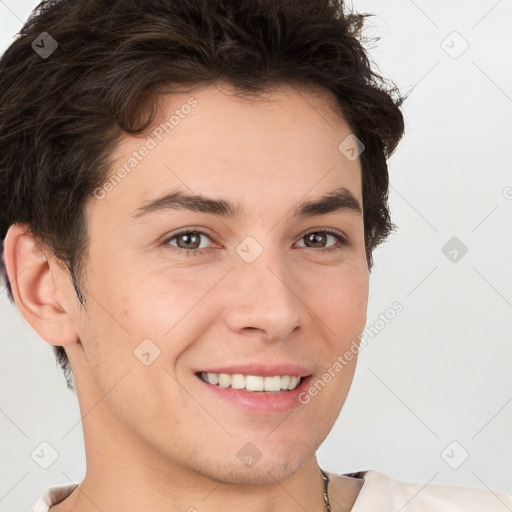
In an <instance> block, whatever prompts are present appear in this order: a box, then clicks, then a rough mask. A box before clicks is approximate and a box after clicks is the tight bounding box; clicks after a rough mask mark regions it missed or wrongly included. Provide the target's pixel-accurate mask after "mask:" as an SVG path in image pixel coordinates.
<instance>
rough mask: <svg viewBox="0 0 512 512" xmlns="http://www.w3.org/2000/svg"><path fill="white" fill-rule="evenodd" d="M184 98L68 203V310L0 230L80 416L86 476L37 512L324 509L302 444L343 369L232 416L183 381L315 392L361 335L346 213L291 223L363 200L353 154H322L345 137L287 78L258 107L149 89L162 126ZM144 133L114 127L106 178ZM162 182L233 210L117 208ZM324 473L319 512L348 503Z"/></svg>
mask: <svg viewBox="0 0 512 512" xmlns="http://www.w3.org/2000/svg"><path fill="white" fill-rule="evenodd" d="M191 96H193V97H194V98H195V99H196V100H197V106H195V107H194V108H193V109H192V110H191V112H190V113H189V114H188V115H187V116H185V117H184V119H181V120H180V123H179V125H178V126H176V127H175V128H174V129H173V131H172V132H171V133H170V134H164V137H163V138H162V140H161V141H158V140H157V139H155V140H156V141H157V142H158V144H157V146H156V147H155V148H154V149H152V150H151V151H150V152H149V154H147V156H145V157H144V158H143V159H142V160H141V161H140V163H138V165H137V167H136V168H134V169H133V170H132V171H131V172H130V173H129V174H128V175H127V176H126V177H124V179H123V180H122V181H121V182H120V183H118V184H117V185H116V186H115V187H114V188H113V189H112V190H111V191H109V192H108V193H107V194H106V195H105V197H104V198H102V199H97V198H94V197H93V198H91V199H90V200H89V202H88V203H87V208H86V215H87V225H88V232H89V235H90V236H89V241H88V244H89V245H88V247H89V252H88V256H87V259H86V263H85V267H84V276H85V277H84V280H83V282H82V283H81V284H82V288H81V290H82V293H83V295H84V297H85V300H86V309H84V308H82V307H81V306H80V304H79V303H78V301H77V298H76V294H75V291H74V289H73V286H72V282H71V280H70V277H69V274H68V272H67V271H66V269H65V268H64V266H63V265H60V264H59V263H58V262H57V261H56V260H55V259H54V258H52V257H51V255H50V254H49V253H48V251H45V254H46V256H47V258H48V259H47V260H45V259H44V258H41V257H40V255H39V257H38V254H37V253H38V251H40V250H42V249H41V248H40V247H39V245H38V244H37V242H36V241H35V240H34V238H33V237H32V236H31V235H30V233H27V231H26V229H24V227H23V226H17V225H15V226H12V227H11V228H10V230H9V233H8V235H7V238H6V242H5V251H6V263H7V269H8V273H9V276H11V281H12V287H13V293H14V296H15V300H16V304H17V306H18V307H19V309H20V311H21V312H22V314H23V315H24V317H25V318H26V319H27V321H28V322H29V323H30V324H31V325H32V327H33V328H34V329H35V330H36V331H37V332H38V333H39V334H40V336H41V337H42V338H43V339H44V340H45V341H46V342H47V343H49V344H51V345H59V346H64V347H65V349H66V352H67V354H68V357H69V359H70V361H71V366H72V370H73V375H74V379H75V383H76V387H77V394H78V399H79V404H80V411H81V415H82V428H83V432H84V439H85V448H86V456H87V470H86V475H85V477H84V479H83V481H82V483H81V484H80V485H79V486H78V488H77V489H76V490H75V491H74V492H73V493H72V494H71V496H70V497H69V498H67V499H66V500H64V501H63V502H61V503H60V504H58V505H56V506H54V507H52V509H51V510H52V512H68V511H75V512H92V511H94V512H97V511H98V510H101V511H102V512H115V511H118V510H123V511H124V512H135V511H137V512H138V511H140V510H151V511H152V512H164V511H165V512H169V511H171V510H185V511H191V512H192V511H193V510H198V511H200V512H220V511H225V510H239V509H243V510H244V511H246V512H252V511H259V512H277V511H280V512H292V511H297V510H299V509H301V510H302V509H304V510H308V511H314V512H321V511H323V510H324V503H323V498H322V494H321V488H322V483H321V482H322V481H321V477H320V470H319V465H318V462H317V460H316V456H315V453H316V451H317V449H318V447H319V446H320V444H321V443H322V442H323V440H324V439H325V437H326V436H327V435H328V433H329V431H330V430H331V428H332V427H333V425H334V423H335V421H336V419H337V417H338V415H339V413H340V411H341V408H342V406H343V404H344V402H345V399H346V396H347V394H348V391H349V389H350V385H351V383H352V379H353V375H354V371H355V366H356V358H354V359H353V360H352V361H351V362H350V364H348V365H347V366H345V367H344V368H343V370H342V371H340V372H339V373H337V374H336V376H335V377H334V378H333V379H332V380H331V381H330V382H329V383H328V384H327V385H326V386H325V388H324V389H322V390H321V391H320V392H319V393H318V394H317V395H316V396H315V397H314V398H311V400H310V401H309V402H308V403H307V404H305V405H303V404H301V403H297V404H295V405H292V406H291V407H290V409H289V410H286V411H284V412H282V411H281V412H280V411H272V410H267V409H265V410H249V409H248V408H245V407H243V406H242V405H241V404H239V403H235V402H233V401H231V400H228V399H226V398H225V396H224V395H223V394H222V393H224V391H219V390H220V388H218V387H216V390H215V391H212V390H211V389H210V388H211V387H212V386H213V385H212V384H207V383H205V382H204V381H202V380H201V379H199V378H198V377H197V376H196V372H198V371H201V370H203V369H212V368H215V367H221V366H229V365H238V364H246V363H258V364H260V365H263V366H265V365H270V364H281V363H283V364H285V363H287V364H292V365H300V366H301V367H303V368H304V369H305V370H307V372H306V373H307V375H312V377H311V379H312V381H315V380H316V379H319V378H321V376H322V374H323V373H324V372H325V371H327V369H328V368H329V367H330V366H332V365H333V363H334V362H335V361H336V358H337V357H338V356H339V355H341V354H343V353H344V352H345V351H346V350H347V349H348V348H349V347H350V345H351V343H352V341H353V340H354V339H357V337H358V335H359V334H360V333H361V332H362V331H363V329H364V326H365V323H366V308H367V302H368V267H367V260H366V254H365V247H364V225H363V217H362V215H361V213H358V212H357V211H355V210H354V209H350V208H342V209H339V210H337V211H334V212H331V213H323V214H317V215H314V216H303V217H299V216H295V215H294V210H295V208H297V207H298V206H299V205H300V204H301V203H303V202H305V201H312V200H318V199H319V198H320V197H323V196H325V195H326V194H328V193H331V192H333V191H334V190H337V189H339V188H340V187H344V188H345V189H346V190H347V191H348V192H349V193H350V194H352V195H353V197H354V198H355V199H356V200H357V201H358V202H359V204H360V205H361V207H362V206H363V204H362V192H361V164H360V160H359V158H357V159H356V160H353V161H351V160H349V159H347V158H345V156H344V155H343V154H342V153H341V152H340V150H339V149H338V146H339V144H340V143H341V142H342V141H343V140H344V139H345V138H346V137H347V136H348V135H350V134H351V132H352V130H351V129H350V127H349V126H348V124H347V123H346V122H345V121H344V120H343V119H341V118H340V117H339V115H338V114H336V113H335V112H333V111H332V110H331V109H330V108H329V105H328V102H327V101H326V99H325V98H324V97H322V96H321V95H318V94H317V95H315V94H313V93H312V92H311V91H306V90H300V92H299V91H298V90H297V89H296V88H292V87H288V86H287V87H283V88H282V89H281V90H279V91H274V92H272V93H269V94H268V95H267V96H268V97H269V98H271V99H272V101H271V102H262V101H255V100H247V99H244V98H237V97H235V96H233V94H232V91H231V90H230V88H229V87H228V86H224V85H222V86H220V85H217V86H213V85H211V86H208V87H204V88H201V89H200V90H194V91H193V92H188V93H180V94H176V95H169V96H166V97H165V99H164V102H163V103H162V108H163V113H164V114H165V119H169V117H170V115H171V114H172V112H173V111H174V110H175V109H176V108H179V107H180V106H181V105H184V104H186V102H187V100H188V99H189V98H190V97H191ZM145 141H146V139H145V137H133V136H128V135H124V136H123V139H122V143H121V144H120V145H119V147H118V148H117V149H116V152H115V154H114V157H115V165H114V166H113V169H114V170H115V169H118V168H119V167H121V166H122V165H123V163H124V162H126V161H127V160H128V159H129V158H130V156H131V155H132V153H133V151H136V150H137V149H138V148H140V147H141V145H142V144H143V143H144V142H145ZM177 189H179V190H181V191H183V192H185V193H194V194H201V195H204V196H207V197H209V198H214V199H224V200H226V201H230V202H233V203H238V204H239V205H240V207H242V208H243V209H244V212H245V214H244V215H242V216H241V217H240V218H229V217H222V216H220V215H214V214H211V213H204V212H194V211H190V210H186V209H170V208H167V209H161V210H156V211H153V212H150V213H146V214H145V215H141V216H139V217H134V214H135V213H136V212H137V211H139V210H138V209H139V208H140V207H141V206H142V205H144V204H147V203H148V202H149V201H152V200H154V199H155V198H157V197H160V196H162V195H163V194H164V193H167V192H170V191H175V190H177ZM183 228H190V229H189V233H190V232H197V231H200V232H201V233H204V234H201V235H199V236H200V239H199V241H198V242H197V243H196V244H195V245H194V243H192V244H191V243H190V241H189V243H188V244H187V243H186V242H187V239H186V237H185V236H183V235H182V236H180V237H176V238H173V239H171V240H169V239H170V238H171V236H172V235H173V234H175V233H177V232H178V231H181V230H183ZM191 228H193V229H191ZM325 229H331V230H334V231H335V232H338V233H340V234H343V235H345V236H346V238H347V240H348V244H347V245H342V244H341V243H340V241H339V240H338V239H337V238H336V237H334V236H333V235H331V234H330V233H325V231H324V230H325ZM309 233H317V241H316V242H315V239H314V238H313V239H312V240H311V238H309V237H306V235H307V234H309ZM190 236H192V235H190ZM196 236H197V235H196ZM249 236H250V237H252V238H253V239H254V240H256V242H257V244H258V247H260V248H262V250H263V252H262V253H261V254H260V255H259V256H258V257H257V258H256V259H255V260H254V261H252V262H251V263H248V262H247V261H246V260H245V259H244V258H243V257H241V256H240V254H242V253H238V252H237V250H236V249H237V246H239V244H240V243H241V242H243V241H244V240H245V239H246V238H247V237H249ZM167 240H169V241H167ZM188 240H190V238H189V239H188ZM196 240H197V239H192V242H196ZM199 244H200V250H201V251H202V252H201V253H199V250H198V249H197V247H198V246H199ZM242 246H244V244H242ZM185 247H191V248H192V249H188V248H185ZM244 247H247V246H244ZM322 248H326V249H327V248H329V249H332V248H334V250H332V251H331V252H322V251H321V249H322ZM180 249H181V252H180ZM254 250H255V249H254V246H251V249H250V251H254ZM186 251H189V253H192V252H195V254H192V255H190V256H187V255H186V254H185V252H186ZM250 251H249V252H250ZM16 276H18V277H16ZM148 338H149V339H150V340H152V343H153V344H154V346H156V347H158V350H160V355H159V357H157V358H156V359H155V360H154V362H152V364H150V365H148V366H146V365H145V364H142V363H141V361H140V359H139V358H137V357H135V356H134V350H135V349H136V348H137V347H138V346H139V345H140V344H141V342H142V341H143V340H145V339H148ZM247 374H251V372H247ZM252 374H254V373H252ZM239 393H246V394H247V395H248V394H250V393H251V392H248V391H239ZM252 393H255V392H254V391H253V392H252ZM262 393H265V392H259V394H260V396H261V394H262ZM286 393H288V391H281V392H280V394H286ZM290 393H291V392H290ZM269 396H270V395H269ZM246 443H251V444H252V445H254V446H255V447H256V449H257V450H258V452H259V453H260V455H261V458H260V459H259V460H258V461H257V462H256V463H255V464H254V465H253V466H252V467H246V466H245V465H244V464H243V463H242V462H241V460H240V458H239V457H238V456H237V454H238V452H239V451H240V450H241V449H242V448H243V447H244V446H246ZM330 477H331V483H330V485H329V496H330V500H331V506H332V510H333V512H334V511H336V512H340V511H348V510H350V508H351V507H352V505H353V503H354V501H355V499H356V498H357V495H358V493H359V492H360V489H361V485H362V481H361V480H357V479H351V478H348V477H343V476H337V475H334V474H330Z"/></svg>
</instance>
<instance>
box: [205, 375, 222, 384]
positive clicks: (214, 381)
mask: <svg viewBox="0 0 512 512" xmlns="http://www.w3.org/2000/svg"><path fill="white" fill-rule="evenodd" d="M207 375H208V381H209V382H211V383H212V384H215V385H217V384H218V383H219V376H218V375H217V374H216V373H208V374H207Z"/></svg>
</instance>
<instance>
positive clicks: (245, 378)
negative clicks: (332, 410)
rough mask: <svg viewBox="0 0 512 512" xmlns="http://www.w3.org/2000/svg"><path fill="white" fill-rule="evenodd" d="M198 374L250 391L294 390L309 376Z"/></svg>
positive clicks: (214, 382) (218, 384) (220, 384)
mask: <svg viewBox="0 0 512 512" xmlns="http://www.w3.org/2000/svg"><path fill="white" fill-rule="evenodd" d="M196 376H197V377H198V378H200V379H201V380H203V381H204V382H207V383H208V384H211V385H213V386H216V387H220V388H232V389H237V390H240V391H247V392H249V393H283V392H286V391H292V390H294V389H295V388H297V387H298V386H300V384H301V383H302V381H303V380H304V379H306V378H307V377H299V376H296V375H274V376H272V377H263V376H261V375H242V374H240V373H236V374H227V373H209V372H208V373H206V372H197V373H196Z"/></svg>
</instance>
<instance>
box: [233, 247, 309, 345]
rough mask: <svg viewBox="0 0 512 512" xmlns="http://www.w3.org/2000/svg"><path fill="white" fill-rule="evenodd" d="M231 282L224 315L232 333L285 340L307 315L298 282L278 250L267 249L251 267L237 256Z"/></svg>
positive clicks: (269, 339) (272, 339)
mask: <svg viewBox="0 0 512 512" xmlns="http://www.w3.org/2000/svg"><path fill="white" fill-rule="evenodd" d="M230 280H231V282H230V292H229V293H228V295H227V296H226V301H227V302H226V304H225V306H226V307H225V310H224V311H225V321H226V323H227V326H228V328H229V329H230V330H232V331H233V332H236V333H238V334H240V333H244V332H246V333H249V332H254V336H258V338H264V339H266V340H268V341H274V340H276V341H277V340H283V339H286V338H287V337H289V335H290V334H291V333H292V332H293V331H294V330H296V329H298V328H299V326H300V323H301V320H303V319H304V315H305V314H307V310H306V309H305V306H304V303H303V301H302V299H301V297H299V296H298V290H297V288H298V287H297V283H298V282H299V281H298V278H297V276H294V275H293V272H292V269H290V266H289V264H287V262H286V259H285V256H284V255H283V254H280V253H279V251H278V250H270V249H267V248H266V249H265V250H264V251H263V252H262V254H261V255H260V256H259V257H258V258H257V259H256V260H255V261H253V262H252V263H248V262H247V261H245V260H244V259H243V258H241V257H238V256H236V258H235V266H234V268H233V270H232V271H231V272H230Z"/></svg>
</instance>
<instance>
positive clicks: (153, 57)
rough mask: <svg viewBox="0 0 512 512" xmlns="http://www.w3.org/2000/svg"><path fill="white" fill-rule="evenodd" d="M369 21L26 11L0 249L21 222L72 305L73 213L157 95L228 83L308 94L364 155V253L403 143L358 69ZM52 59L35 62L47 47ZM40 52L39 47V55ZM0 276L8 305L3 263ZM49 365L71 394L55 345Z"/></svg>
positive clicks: (110, 9) (300, 1)
mask: <svg viewBox="0 0 512 512" xmlns="http://www.w3.org/2000/svg"><path fill="white" fill-rule="evenodd" d="M367 16H370V15H369V14H356V13H353V12H348V11H347V9H346V6H345V5H344V3H343V0H337V1H336V0H245V1H244V0H174V1H173V0H53V1H43V2H41V3H40V4H39V5H38V7H36V9H35V10H34V12H33V13H32V15H31V16H30V17H29V19H28V20H27V22H26V23H25V25H24V26H23V28H22V29H21V30H20V32H19V34H18V37H17V38H16V39H15V41H14V42H13V43H12V44H11V45H10V46H9V48H8V49H7V50H6V51H5V53H4V54H3V55H2V57H1V59H0V112H1V115H0V147H1V148H2V151H1V152H0V237H1V240H2V244H0V245H1V246H2V254H3V240H4V238H5V235H6V233H7V230H8V228H9V226H10V225H12V224H16V223H20V224H25V223H26V224H28V225H29V226H30V230H31V232H32V234H33V235H34V237H35V238H36V239H37V240H38V241H39V242H40V243H41V244H42V245H43V246H44V247H45V248H46V249H47V250H49V251H50V252H51V253H52V254H53V255H54V256H55V257H57V258H58V259H59V260H61V261H62V262H63V263H64V264H65V265H66V266H67V268H68V270H69V273H70V277H71V279H72V282H73V284H74V286H75V290H76V293H77V297H78V299H79V301H80V303H81V304H82V306H83V307H85V301H84V297H83V295H82V293H81V291H80V281H81V279H82V272H81V270H82V269H83V262H84V259H85V258H86V255H87V226H86V223H85V218H84V207H85V203H86V201H87V199H88V198H90V196H91V194H92V193H93V191H94V190H95V189H96V188H97V187H98V186H100V185H101V184H102V183H103V182H104V181H105V179H106V177H107V176H108V175H109V173H110V171H111V162H110V157H111V155H112V153H113V151H114V149H115V148H116V145H117V143H118V142H119V140H120V138H121V136H122V134H123V132H125V133H129V134H141V133H144V131H145V130H146V129H147V128H148V127H149V126H150V125H151V123H152V122H153V121H154V118H155V112H156V108H155V106H156V104H157V101H158V97H159V95H160V94H161V93H162V87H164V86H165V88H166V90H167V91H172V90H173V87H178V86H180V85H182V84H203V85H207V84H210V83H213V82H215V81H217V80H222V81H227V82H229V83H231V84H232V85H234V86H235V87H236V89H237V90H239V91H240V93H244V94H249V95H252V96H254V95H256V96H257V95H258V94H263V93H264V92H265V91H266V90H268V89H270V88H272V87H273V86H277V85H286V84H292V83H294V84H299V85H302V86H308V85H310V86H312V87H320V88H321V89H322V90H324V91H329V92H330V93H332V95H333V97H334V98H335V100H336V104H337V106H338V107H339V112H340V115H342V116H343V118H344V119H345V120H346V121H347V122H348V123H349V125H350V126H351V129H352V131H353V133H354V134H355V135H356V137H357V138H358V139H359V140H360V141H361V142H362V143H363V144H364V147H365V150H364V152H363V153H362V154H361V155H360V158H361V166H362V196H363V205H364V212H363V220H364V229H365V247H366V254H367V260H368V266H369V269H371V268H372V266H373V260H372V253H373V250H374V249H375V247H377V245H379V244H380V243H381V242H382V241H383V240H384V239H385V238H386V237H387V236H388V234H389V233H390V232H391V231H392V230H393V229H395V228H396V226H395V225H394V224H393V223H392V222H391V219H390V213H389V210H388V205H387V200H388V181H389V178H388V168H387V159H388V158H389V156H390V155H391V154H392V153H393V151H394V150H395V148H396V146H397V144H398V142H399V140H400V138H401V137H402V135H403V132H404V120H403V116H402V113H401V111H400V109H399V107H400V106H401V104H402V102H403V100H404V98H403V97H402V96H400V93H399V91H398V90H397V88H396V87H395V86H391V85H390V83H389V82H387V81H386V80H384V78H382V76H380V75H379V74H377V73H376V72H375V71H374V70H372V67H371V65H370V60H369V57H368V54H367V52H366V50H365V49H364V47H363V45H362V42H361V41H362V29H363V26H364V19H365V17H367ZM44 33H47V34H49V36H51V38H53V40H54V41H56V44H57V45H58V46H57V47H56V48H55V49H54V51H53V53H51V55H43V54H41V52H37V51H35V50H36V48H34V46H33V45H34V43H35V42H36V41H40V40H41V39H45V40H46V41H47V42H49V41H51V40H50V39H49V36H48V35H46V34H44ZM39 46H44V44H40V45H39ZM1 265H2V276H3V279H4V280H5V283H6V287H7V290H8V295H9V298H10V299H11V300H14V299H13V295H12V290H11V286H10V283H9V279H8V277H7V274H6V271H5V263H4V261H3V258H2V261H1ZM53 349H54V351H55V355H56V360H57V363H58V364H59V365H60V366H61V368H62V369H63V371H64V375H65V376H66V380H67V383H68V387H69V389H71V390H74V384H73V378H72V374H71V369H70V365H69V360H68V358H67V355H66V352H65V350H64V348H63V347H53Z"/></svg>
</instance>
